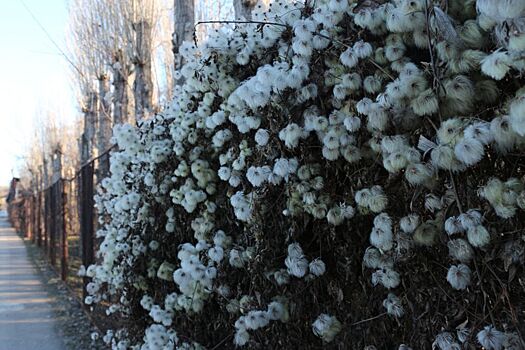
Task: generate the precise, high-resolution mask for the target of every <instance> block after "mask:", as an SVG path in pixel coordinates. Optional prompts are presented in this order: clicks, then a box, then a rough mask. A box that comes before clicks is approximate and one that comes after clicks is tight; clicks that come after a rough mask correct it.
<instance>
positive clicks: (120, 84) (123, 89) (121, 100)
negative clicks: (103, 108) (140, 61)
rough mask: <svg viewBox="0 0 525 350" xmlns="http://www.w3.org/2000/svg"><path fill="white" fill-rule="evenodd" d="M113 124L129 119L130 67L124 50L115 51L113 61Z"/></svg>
mask: <svg viewBox="0 0 525 350" xmlns="http://www.w3.org/2000/svg"><path fill="white" fill-rule="evenodd" d="M112 69H113V87H114V94H113V101H114V102H113V125H117V124H122V123H125V122H127V121H128V103H129V98H128V88H127V81H128V69H127V65H126V63H125V62H124V60H123V57H122V51H120V50H119V51H118V52H117V53H115V56H114V61H113V66H112Z"/></svg>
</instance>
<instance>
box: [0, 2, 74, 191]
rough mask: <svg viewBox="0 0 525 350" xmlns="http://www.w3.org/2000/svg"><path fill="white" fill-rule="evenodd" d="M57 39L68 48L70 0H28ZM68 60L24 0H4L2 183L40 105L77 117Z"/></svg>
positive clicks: (0, 15)
mask: <svg viewBox="0 0 525 350" xmlns="http://www.w3.org/2000/svg"><path fill="white" fill-rule="evenodd" d="M24 2H25V4H26V5H27V6H28V7H29V9H30V10H31V12H33V14H34V15H35V16H36V17H37V18H38V20H39V21H40V22H41V24H42V25H43V26H44V27H45V28H46V30H47V31H48V33H49V34H50V35H51V36H52V37H53V39H54V40H55V41H56V43H57V44H58V45H60V46H61V47H62V48H63V49H64V48H65V29H66V25H67V0H24ZM70 76H71V73H70V69H69V66H68V63H67V61H66V60H65V59H64V58H63V56H61V55H60V53H59V51H58V50H57V49H56V48H55V46H54V45H53V44H52V43H51V41H50V40H49V39H48V38H47V36H46V34H45V33H44V32H43V31H42V29H41V28H40V27H39V26H38V24H37V23H36V22H35V21H34V19H33V18H32V17H31V15H30V14H29V13H28V11H27V10H26V9H25V8H24V6H23V4H22V2H21V1H20V0H0V185H4V184H7V183H8V181H9V179H10V178H11V176H12V171H14V174H15V175H18V173H17V172H16V169H17V167H18V166H19V164H20V163H21V162H23V159H22V158H21V157H22V156H24V155H25V153H26V149H27V146H28V143H29V141H30V140H31V137H32V136H33V135H34V130H35V128H36V127H38V125H36V123H35V116H36V114H37V111H41V112H45V111H47V110H52V111H55V112H56V113H58V114H59V117H60V118H62V119H63V120H73V119H74V118H75V113H76V111H75V103H74V97H73V95H74V94H73V88H72V87H73V84H72V83H71V80H70Z"/></svg>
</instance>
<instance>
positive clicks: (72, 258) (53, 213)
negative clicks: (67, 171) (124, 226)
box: [8, 150, 109, 298]
mask: <svg viewBox="0 0 525 350" xmlns="http://www.w3.org/2000/svg"><path fill="white" fill-rule="evenodd" d="M103 162H105V164H104V163H103ZM108 164H109V150H108V151H107V152H105V153H104V154H102V155H101V156H99V157H98V158H95V159H93V160H91V161H89V162H88V163H86V164H84V165H83V166H82V167H81V168H80V170H79V171H78V172H77V173H76V174H75V176H74V177H72V178H70V179H65V178H60V179H58V180H57V181H55V182H54V183H53V184H52V185H50V186H49V187H47V188H45V189H43V190H41V191H37V192H28V191H25V192H22V193H19V194H18V195H17V197H16V198H15V199H14V200H12V201H10V202H9V205H8V215H9V220H10V221H11V223H12V225H13V227H14V228H15V229H16V230H17V232H19V233H20V234H21V235H22V236H23V237H24V238H26V239H27V240H29V241H31V242H32V243H34V244H35V245H36V246H38V247H39V248H41V249H42V250H43V252H44V253H45V255H46V257H47V259H48V261H49V263H50V265H51V266H52V267H53V268H55V270H56V271H57V273H59V274H60V277H61V279H62V280H63V281H65V282H66V284H67V285H68V286H69V287H71V288H72V289H73V290H74V291H75V292H76V293H77V294H78V295H79V296H80V295H82V297H83V298H84V297H85V296H86V295H87V294H86V285H87V283H88V282H89V280H88V278H87V277H85V276H79V275H78V271H79V268H80V266H81V265H84V266H85V267H86V268H87V267H88V266H89V265H91V264H93V263H94V262H95V251H96V249H97V246H98V242H97V239H96V235H95V231H96V229H97V215H96V211H95V209H94V195H95V188H96V182H97V179H101V178H103V177H104V176H105V175H106V174H100V173H98V174H97V170H98V169H109V166H108Z"/></svg>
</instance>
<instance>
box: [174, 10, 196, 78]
mask: <svg viewBox="0 0 525 350" xmlns="http://www.w3.org/2000/svg"><path fill="white" fill-rule="evenodd" d="M174 12H175V31H174V32H173V38H172V42H173V56H174V58H175V70H180V69H181V67H182V65H183V64H184V62H183V61H182V57H181V56H180V54H179V47H180V46H181V45H182V43H183V42H184V41H192V40H193V34H194V32H195V3H194V1H193V0H175V6H174ZM182 83H183V79H182V78H180V79H177V80H175V84H176V85H182Z"/></svg>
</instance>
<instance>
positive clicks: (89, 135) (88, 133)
mask: <svg viewBox="0 0 525 350" xmlns="http://www.w3.org/2000/svg"><path fill="white" fill-rule="evenodd" d="M97 104H98V97H97V94H96V93H95V92H94V91H92V92H90V93H88V96H87V101H85V104H84V105H85V107H84V109H83V110H82V112H83V113H84V132H83V133H82V138H81V141H80V143H81V144H80V162H81V164H82V165H84V164H85V163H86V162H87V161H89V160H90V159H91V157H93V146H94V139H95V126H96V119H97V118H96V116H97V109H96V106H97Z"/></svg>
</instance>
